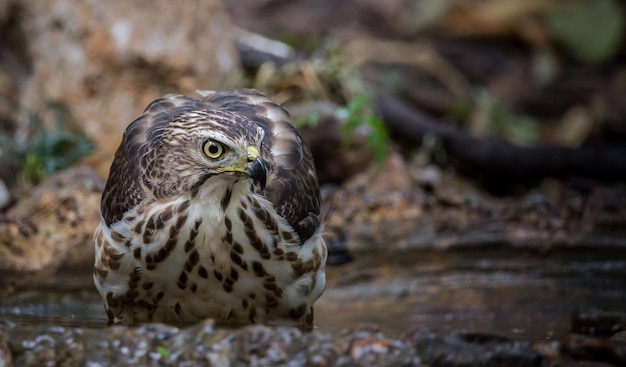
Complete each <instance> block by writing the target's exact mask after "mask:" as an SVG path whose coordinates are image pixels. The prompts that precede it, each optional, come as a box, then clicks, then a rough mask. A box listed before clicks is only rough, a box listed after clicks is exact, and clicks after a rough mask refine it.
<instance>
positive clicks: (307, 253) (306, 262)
mask: <svg viewBox="0 0 626 367" xmlns="http://www.w3.org/2000/svg"><path fill="white" fill-rule="evenodd" d="M199 93H200V95H201V96H202V97H201V98H198V99H194V98H190V97H186V96H182V95H167V96H165V97H162V98H159V99H157V100H155V101H154V102H152V103H151V104H150V105H148V107H147V108H146V110H145V111H144V113H143V115H141V116H140V117H139V118H138V119H136V120H135V121H134V122H132V123H131V124H130V125H129V126H128V128H127V129H126V132H125V133H124V137H123V140H122V143H121V145H120V147H119V148H118V150H117V152H116V154H115V158H114V160H113V164H112V165H111V171H110V174H109V178H108V181H107V183H106V187H105V189H104V192H103V195H102V203H101V212H102V220H101V222H100V225H99V226H98V228H97V229H96V232H95V234H94V242H95V247H96V259H95V266H94V281H95V284H96V287H97V289H98V291H99V292H100V294H101V295H102V297H103V299H104V301H105V308H106V312H107V315H108V317H109V320H110V321H111V322H114V323H125V324H136V323H140V322H150V321H155V322H167V323H175V324H180V323H190V322H195V321H198V320H202V319H204V318H214V319H216V320H217V321H218V322H225V323H229V324H246V323H266V324H273V325H294V326H299V327H301V328H302V329H305V330H310V329H311V328H312V327H313V303H314V302H315V301H316V300H317V299H318V298H319V297H320V295H321V294H322V292H323V291H324V287H325V283H326V278H325V274H324V265H325V262H326V256H327V252H326V245H325V243H324V240H323V239H322V236H321V215H320V206H321V204H320V193H319V188H318V183H317V178H316V173H315V168H314V166H313V158H312V156H311V152H310V151H309V149H308V148H307V147H306V146H305V145H304V144H303V142H302V139H301V137H300V135H299V133H298V131H297V130H296V128H295V127H294V126H293V125H292V124H291V122H290V120H291V118H290V116H289V113H288V112H287V111H286V110H285V109H284V108H283V107H282V106H280V105H278V104H276V103H273V102H272V101H270V100H269V99H268V98H267V97H266V96H265V95H263V94H261V93H260V92H258V91H255V90H249V89H234V90H224V91H219V92H199Z"/></svg>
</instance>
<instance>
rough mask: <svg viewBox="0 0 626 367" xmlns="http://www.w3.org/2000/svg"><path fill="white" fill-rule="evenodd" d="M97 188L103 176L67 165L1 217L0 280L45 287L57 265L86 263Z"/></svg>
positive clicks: (97, 217) (67, 266)
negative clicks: (65, 168)
mask: <svg viewBox="0 0 626 367" xmlns="http://www.w3.org/2000/svg"><path fill="white" fill-rule="evenodd" d="M103 188H104V179H103V178H102V177H101V176H99V175H98V174H96V173H95V172H94V171H93V170H91V169H90V168H88V167H76V168H72V169H68V170H66V171H62V172H60V173H58V174H56V175H54V176H52V177H50V178H49V179H48V180H47V181H45V182H44V183H43V184H41V185H40V186H37V187H35V188H34V189H33V191H32V192H31V193H30V194H29V195H25V196H24V197H23V200H21V201H19V202H18V203H17V204H16V205H15V206H13V207H12V208H11V209H10V210H9V211H8V212H7V213H6V215H5V216H1V217H0V284H2V285H3V286H6V285H17V286H23V285H29V284H30V285H31V286H32V285H36V286H38V287H45V286H47V285H49V284H50V282H54V278H53V277H50V276H51V275H52V274H54V273H55V272H56V271H57V270H59V269H60V268H65V269H84V268H85V266H89V264H92V262H93V256H94V250H93V244H92V236H93V231H94V230H95V228H96V226H97V224H98V222H99V221H100V212H99V207H100V195H101V193H102V190H103ZM87 274H89V272H87Z"/></svg>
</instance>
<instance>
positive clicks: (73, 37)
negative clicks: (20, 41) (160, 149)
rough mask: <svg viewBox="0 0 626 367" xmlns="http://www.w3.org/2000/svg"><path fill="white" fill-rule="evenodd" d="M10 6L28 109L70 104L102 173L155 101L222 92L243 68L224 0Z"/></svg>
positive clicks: (48, 0) (76, 0) (56, 1)
mask: <svg viewBox="0 0 626 367" xmlns="http://www.w3.org/2000/svg"><path fill="white" fill-rule="evenodd" d="M12 3H13V4H14V5H13V6H14V7H17V8H19V11H15V12H14V13H15V14H20V15H21V17H20V19H19V22H18V24H15V25H14V28H19V29H21V30H22V31H23V34H24V35H25V38H26V40H25V42H26V44H25V46H22V47H24V53H25V54H26V55H27V58H26V60H27V61H28V62H29V63H30V65H28V67H27V69H29V71H30V74H29V78H28V80H27V82H26V83H25V84H24V85H21V86H20V91H19V99H20V105H21V106H25V107H26V109H27V110H28V111H40V110H42V109H43V108H44V107H45V104H46V103H49V102H56V103H59V104H61V105H64V106H67V107H69V110H70V112H71V114H72V115H73V117H74V118H75V119H76V121H78V122H79V124H80V128H82V129H84V130H85V131H86V132H87V133H88V135H89V136H91V137H92V138H94V139H95V141H96V143H97V144H98V145H99V148H98V152H97V153H96V154H95V155H94V157H93V159H91V161H90V163H91V165H93V166H95V167H96V168H97V169H98V171H99V172H100V173H103V174H107V173H108V166H109V164H110V161H111V157H112V153H113V151H114V149H115V147H117V145H118V142H119V139H120V137H121V134H122V131H123V129H124V128H125V127H126V126H127V125H128V124H129V123H130V122H131V121H132V120H134V119H135V118H136V117H137V116H138V115H139V114H140V113H141V111H142V110H143V109H144V108H145V107H146V105H147V104H148V103H149V102H150V101H152V100H153V99H155V98H157V97H159V96H161V95H164V94H167V93H184V94H192V93H193V92H194V91H195V90H196V89H220V88H224V87H225V86H227V85H228V81H229V80H231V78H233V77H234V76H235V75H236V74H238V70H239V65H238V59H237V56H236V54H235V49H234V47H233V45H232V43H231V28H230V22H229V19H228V17H227V15H226V13H225V11H224V9H223V7H222V4H221V2H220V1H219V0H208V1H198V2H180V1H176V0H164V1H160V2H158V3H154V2H152V1H149V0H140V1H94V2H84V1H80V0H43V1H40V0H25V1H12ZM13 22H14V23H15V22H17V21H15V20H13ZM24 121H25V122H27V123H28V122H29V121H28V118H26V119H25V120H24ZM47 122H48V123H52V122H53V121H47Z"/></svg>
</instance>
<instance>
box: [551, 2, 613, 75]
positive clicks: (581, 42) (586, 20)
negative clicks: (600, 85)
mask: <svg viewBox="0 0 626 367" xmlns="http://www.w3.org/2000/svg"><path fill="white" fill-rule="evenodd" d="M546 21H547V24H548V27H549V28H550V30H551V32H552V34H553V35H554V37H555V38H556V39H557V40H559V41H560V42H561V43H562V44H563V45H564V46H565V47H567V48H568V49H569V51H570V52H571V53H572V55H573V56H574V57H576V58H578V59H579V60H580V61H583V62H587V63H592V64H597V63H602V62H604V61H607V60H609V59H610V58H611V57H613V56H614V55H615V54H616V53H617V51H619V49H620V45H621V43H622V39H623V31H624V15H623V12H622V10H621V8H620V6H619V4H618V3H617V2H616V1H615V0H574V1H572V2H571V3H569V4H568V5H565V6H563V7H560V8H558V9H556V10H554V11H552V12H550V13H548V14H546Z"/></svg>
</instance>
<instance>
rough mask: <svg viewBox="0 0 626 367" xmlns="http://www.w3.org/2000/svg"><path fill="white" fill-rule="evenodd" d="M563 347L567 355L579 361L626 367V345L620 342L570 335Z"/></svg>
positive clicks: (564, 341)
mask: <svg viewBox="0 0 626 367" xmlns="http://www.w3.org/2000/svg"><path fill="white" fill-rule="evenodd" d="M561 345H562V349H563V351H564V352H565V353H567V354H569V355H571V356H573V357H575V358H577V359H582V360H591V361H601V362H607V363H612V364H615V365H616V366H624V365H626V343H623V342H620V341H615V340H609V339H599V338H593V337H590V336H585V335H580V334H569V335H567V336H565V338H563V341H562V343H561Z"/></svg>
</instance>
